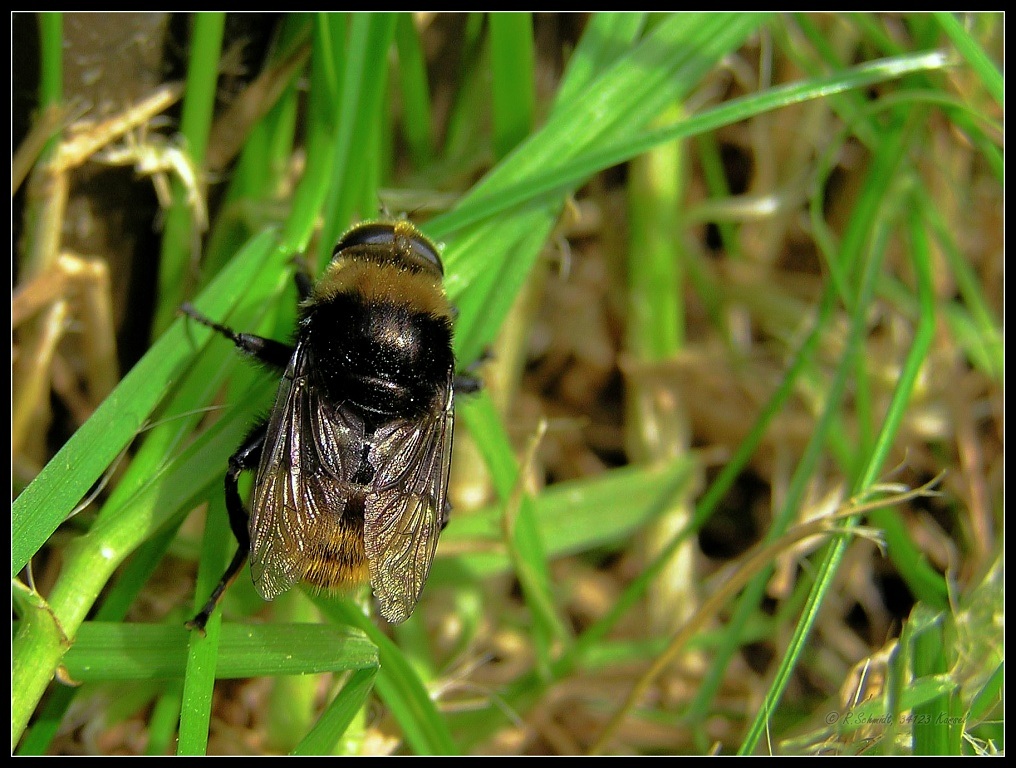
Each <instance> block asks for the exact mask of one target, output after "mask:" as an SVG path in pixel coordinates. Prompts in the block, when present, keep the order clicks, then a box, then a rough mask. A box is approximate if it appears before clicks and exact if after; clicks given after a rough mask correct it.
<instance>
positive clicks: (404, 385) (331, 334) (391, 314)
mask: <svg viewBox="0 0 1016 768" xmlns="http://www.w3.org/2000/svg"><path fill="white" fill-rule="evenodd" d="M301 333H302V334H306V340H307V342H308V343H309V346H310V349H311V350H312V352H313V355H314V372H315V376H316V379H317V380H316V382H315V383H316V384H317V385H318V386H320V387H321V388H322V389H323V390H324V391H325V392H326V393H327V395H328V398H329V399H330V400H331V401H332V402H333V403H335V404H336V405H338V404H342V403H345V404H351V405H353V406H355V407H356V408H357V409H359V410H360V411H361V412H362V414H363V415H364V416H365V417H366V418H368V420H370V421H375V420H377V419H379V418H380V419H381V420H387V419H390V418H396V417H398V418H405V419H415V418H418V417H420V416H422V415H424V414H426V413H428V412H430V411H431V410H432V409H433V408H434V407H435V406H434V399H435V397H436V396H437V394H438V392H439V391H441V390H443V389H445V388H446V384H447V381H448V377H449V376H450V375H451V372H452V370H453V367H454V358H453V355H452V329H451V321H450V319H449V318H447V317H440V316H435V315H432V314H430V313H427V312H419V311H415V310H414V309H412V308H411V307H410V306H409V305H407V304H403V303H399V302H394V301H382V300H377V299H374V300H365V299H363V298H362V297H360V296H359V295H357V294H355V293H338V294H336V295H334V296H332V297H329V298H328V299H327V300H325V301H321V302H318V303H316V304H314V305H312V306H311V307H310V309H309V310H308V312H307V314H306V316H305V317H304V318H303V321H302V323H301ZM442 405H443V404H442Z"/></svg>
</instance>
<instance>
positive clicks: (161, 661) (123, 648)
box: [66, 621, 378, 682]
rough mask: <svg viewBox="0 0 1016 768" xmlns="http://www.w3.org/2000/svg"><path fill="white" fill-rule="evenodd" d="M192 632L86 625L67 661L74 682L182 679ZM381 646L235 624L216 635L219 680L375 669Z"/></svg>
mask: <svg viewBox="0 0 1016 768" xmlns="http://www.w3.org/2000/svg"><path fill="white" fill-rule="evenodd" d="M191 635H192V633H191V632H190V630H188V629H186V628H185V627H184V626H183V625H182V624H122V623H109V622H96V621H88V622H85V623H84V624H82V625H81V629H80V631H79V632H78V637H77V640H76V642H75V644H74V647H73V648H72V649H71V650H70V651H69V652H68V654H67V656H66V662H67V671H68V673H69V674H70V676H71V677H72V678H73V679H75V680H81V681H83V682H89V681H102V680H153V679H158V678H164V677H182V676H183V674H184V670H185V669H186V665H187V653H188V651H187V644H188V641H189V640H190V637H191ZM377 664H378V656H377V648H376V647H375V645H374V643H372V642H371V641H370V640H369V639H367V638H366V637H365V636H364V634H363V633H362V632H360V631H358V630H356V629H352V628H350V627H348V626H345V627H334V626H330V625H328V624H235V623H229V622H225V623H223V624H222V627H221V631H220V634H219V654H218V670H217V672H216V676H217V677H218V679H220V680H221V679H236V678H243V677H258V676H272V675H304V674H309V673H311V672H341V671H344V670H350V669H368V668H376V667H377Z"/></svg>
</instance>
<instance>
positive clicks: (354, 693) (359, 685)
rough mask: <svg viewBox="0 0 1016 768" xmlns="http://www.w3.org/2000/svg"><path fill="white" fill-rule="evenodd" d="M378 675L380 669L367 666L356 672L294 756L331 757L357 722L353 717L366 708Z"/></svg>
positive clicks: (299, 745)
mask: <svg viewBox="0 0 1016 768" xmlns="http://www.w3.org/2000/svg"><path fill="white" fill-rule="evenodd" d="M377 673H378V668H377V667H367V668H365V669H358V670H356V671H355V672H353V673H352V674H351V675H350V676H349V679H348V680H346V683H345V685H343V686H342V690H340V691H339V692H338V693H337V694H336V695H335V698H334V699H332V702H331V704H329V705H328V707H327V708H326V709H325V711H324V712H323V713H322V714H321V717H320V718H319V719H318V721H317V724H316V725H315V726H314V727H313V728H312V729H311V730H310V732H309V733H308V734H307V735H306V736H305V737H304V738H303V740H302V741H301V742H300V743H299V744H298V745H297V746H296V748H295V749H294V750H293V751H292V752H291V753H290V754H293V755H326V754H331V753H332V751H333V750H334V749H335V745H336V744H338V743H339V740H340V739H341V738H342V735H343V734H344V733H345V732H346V729H347V728H348V727H349V725H350V723H352V722H353V718H354V717H356V715H357V714H358V713H359V712H360V711H361V710H362V709H363V706H364V704H365V703H366V701H367V696H368V695H369V694H370V692H371V691H372V690H373V689H374V679H375V678H376V677H377Z"/></svg>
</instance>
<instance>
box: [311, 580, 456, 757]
mask: <svg viewBox="0 0 1016 768" xmlns="http://www.w3.org/2000/svg"><path fill="white" fill-rule="evenodd" d="M313 599H314V602H315V603H317V605H318V607H320V608H321V610H322V612H323V613H325V615H327V616H328V617H329V618H330V619H331V620H332V621H334V622H337V623H339V624H342V625H345V626H350V627H356V628H358V629H360V630H362V631H363V632H364V633H365V634H366V635H367V637H368V638H369V639H370V640H371V641H372V642H373V643H374V644H375V645H376V646H377V654H378V658H379V660H380V664H381V667H380V671H379V673H378V676H377V679H376V682H375V685H376V687H377V691H378V695H379V696H380V697H381V699H382V701H384V703H385V706H386V707H387V709H388V711H389V712H390V713H391V715H392V717H394V718H395V720H396V721H397V722H398V723H399V726H400V727H401V728H402V733H403V735H404V736H405V739H406V741H407V742H408V744H409V746H410V747H411V748H412V749H413V750H414V751H415V752H416V754H420V755H454V754H458V751H459V750H458V746H457V745H456V743H455V740H454V739H453V738H452V735H451V732H450V731H449V729H448V724H447V722H446V721H445V718H444V717H443V716H442V715H441V713H440V712H439V711H438V709H437V706H436V705H435V703H434V701H433V700H432V699H431V697H430V695H429V694H428V692H427V688H426V687H425V686H424V684H423V681H422V680H421V679H420V676H419V675H418V674H417V672H416V670H415V669H414V667H413V665H412V664H411V663H410V662H409V660H408V659H407V658H406V657H405V656H404V655H403V654H402V652H401V651H400V650H399V647H398V646H397V645H395V643H393V642H392V641H391V640H390V639H389V638H388V637H387V636H386V635H385V634H384V633H383V632H382V631H381V630H380V629H379V628H378V627H377V626H376V625H375V624H374V622H373V621H371V620H370V619H369V618H368V617H367V616H365V615H364V614H363V613H362V612H361V611H360V610H358V609H357V608H355V607H354V606H353V605H352V604H350V603H349V602H348V601H340V600H334V599H328V598H325V597H323V596H320V595H319V596H315V597H314V598H313Z"/></svg>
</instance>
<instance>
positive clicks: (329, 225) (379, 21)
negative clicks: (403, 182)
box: [317, 13, 396, 264]
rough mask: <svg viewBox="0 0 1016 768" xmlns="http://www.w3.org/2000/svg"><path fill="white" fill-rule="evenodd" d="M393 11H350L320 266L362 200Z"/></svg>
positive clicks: (377, 120) (382, 91) (378, 116)
mask: <svg viewBox="0 0 1016 768" xmlns="http://www.w3.org/2000/svg"><path fill="white" fill-rule="evenodd" d="M395 20H396V15H395V14H392V13H365V14H354V15H353V16H352V18H351V20H350V25H349V43H348V45H349V48H348V53H347V55H346V58H345V64H344V68H343V70H342V88H341V90H340V94H341V95H340V98H339V100H338V101H337V102H336V103H337V104H338V115H337V123H338V124H337V126H336V129H337V132H336V134H335V136H334V152H333V155H332V161H331V178H332V179H334V180H335V181H334V183H333V184H332V185H331V187H330V190H329V194H328V198H327V203H326V205H325V209H324V211H325V219H324V223H323V225H322V228H321V235H320V240H319V247H318V257H317V263H318V264H324V263H326V262H327V260H328V258H329V257H330V256H331V252H332V247H333V246H334V244H335V243H336V242H338V239H339V236H340V235H341V233H342V231H343V230H344V229H345V228H346V227H348V226H349V223H350V221H351V220H352V216H353V212H354V210H355V209H356V206H357V204H358V203H359V202H360V200H361V199H362V198H363V195H364V190H363V188H362V184H363V179H364V172H365V170H366V168H367V161H368V158H367V151H366V148H367V147H369V146H370V142H369V141H368V137H369V136H371V135H373V134H374V132H375V131H376V130H377V129H378V125H379V123H380V119H381V97H382V96H383V95H384V94H385V92H386V81H387V77H388V50H389V47H390V45H391V40H392V36H393V35H394V31H395ZM371 196H372V197H374V198H376V194H374V195H371Z"/></svg>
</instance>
